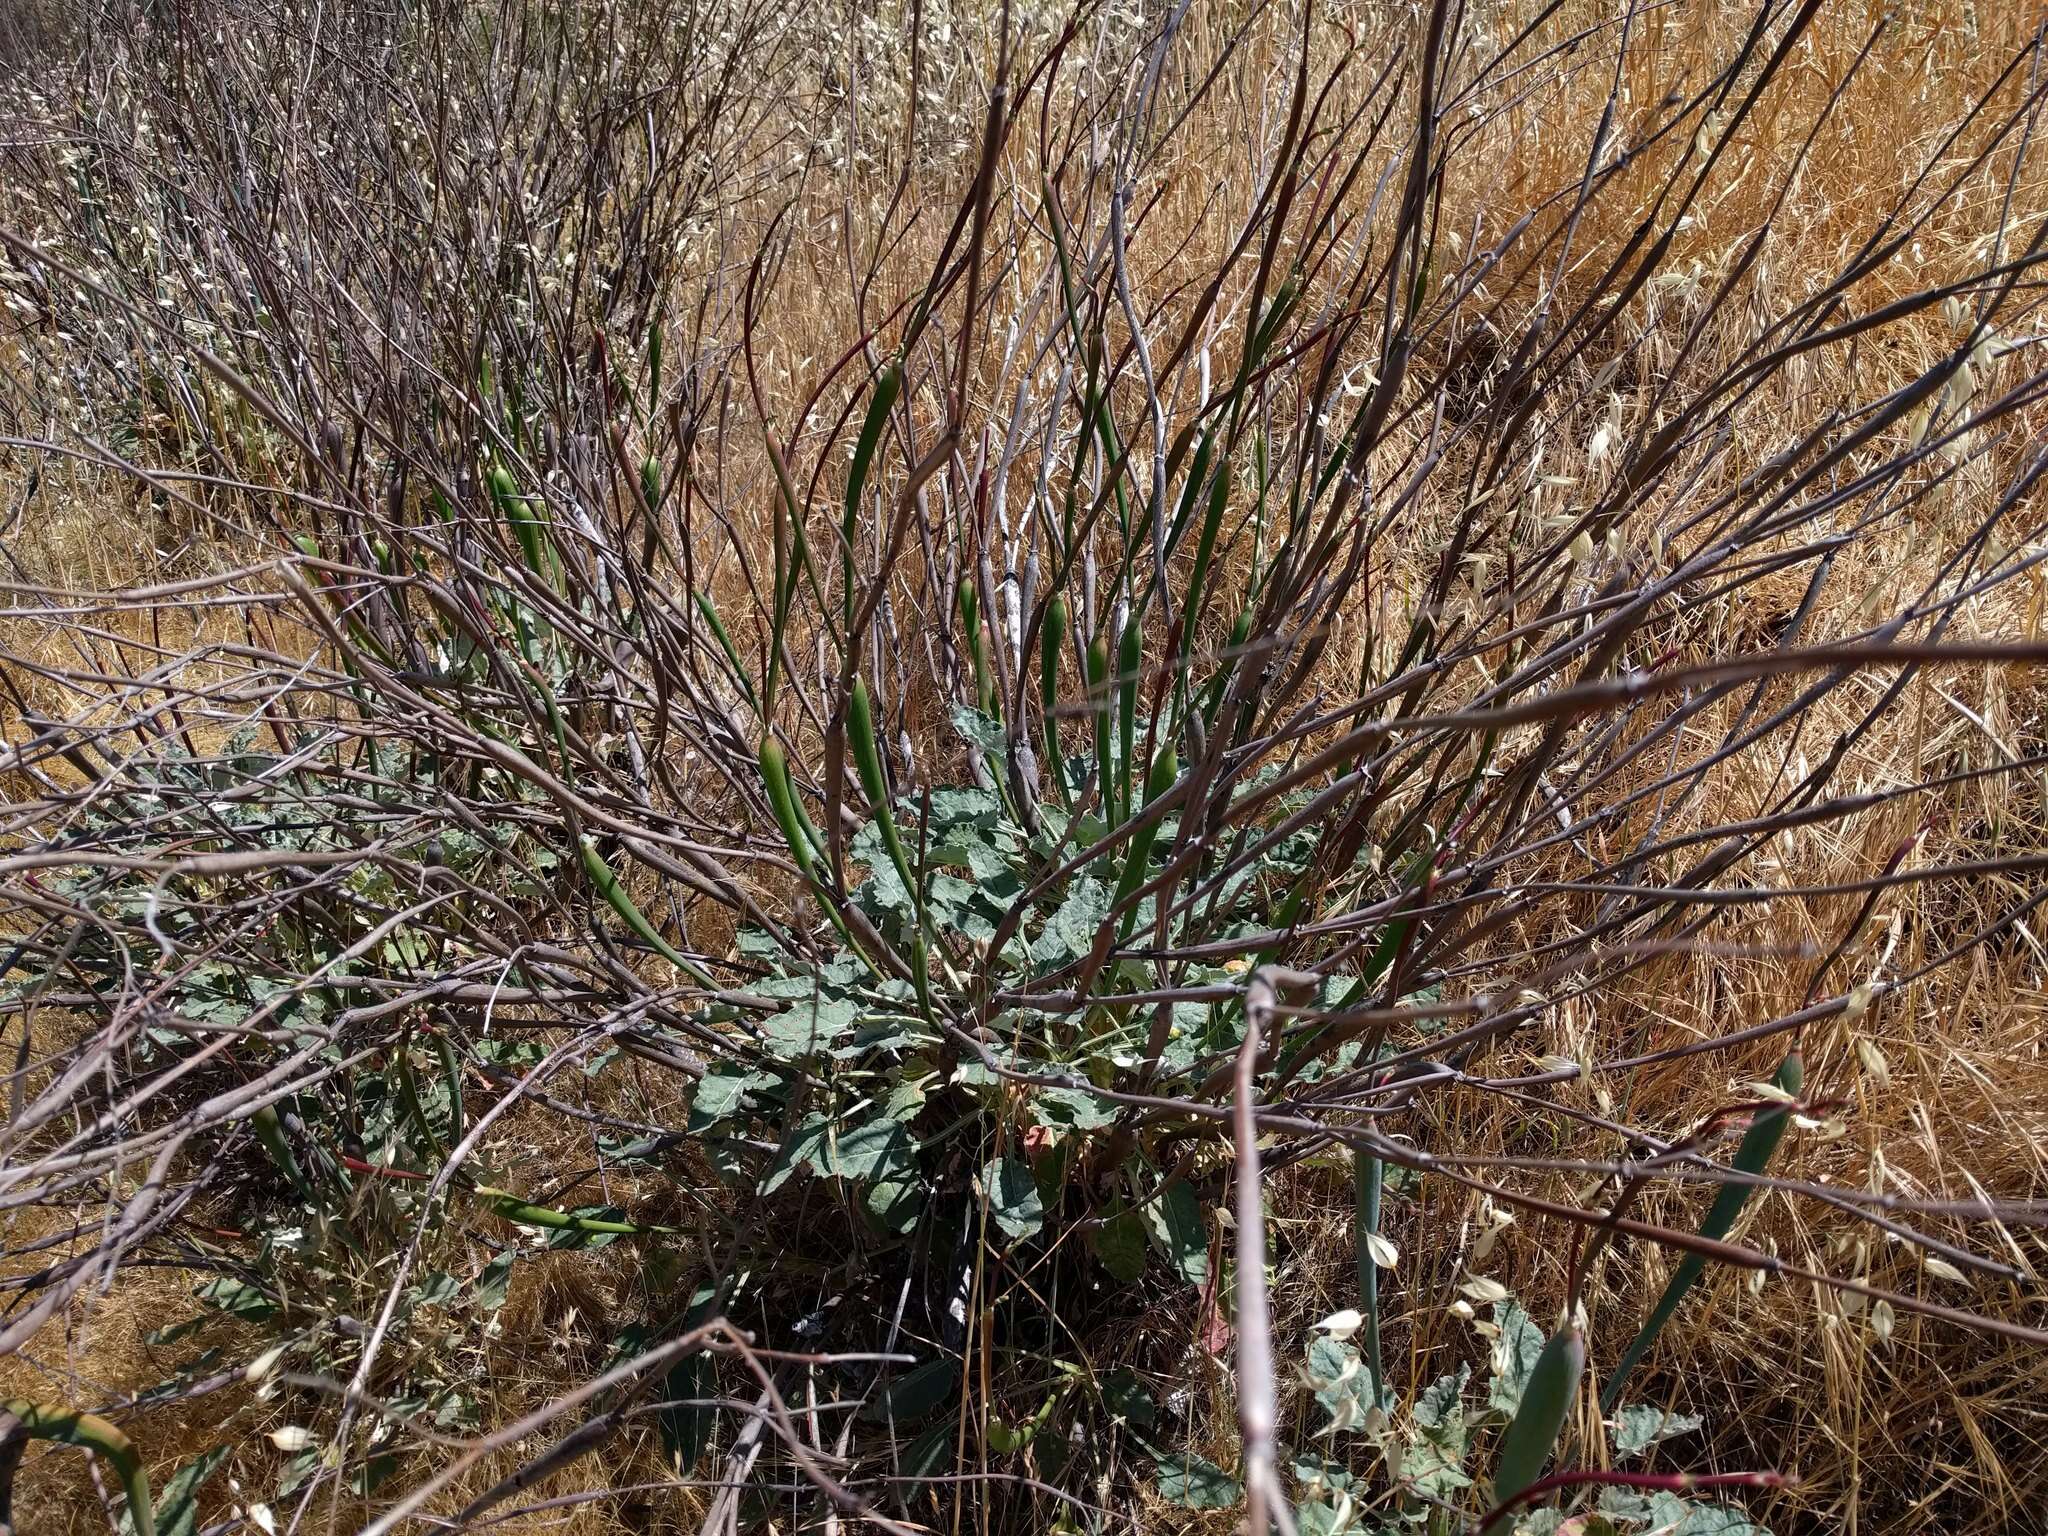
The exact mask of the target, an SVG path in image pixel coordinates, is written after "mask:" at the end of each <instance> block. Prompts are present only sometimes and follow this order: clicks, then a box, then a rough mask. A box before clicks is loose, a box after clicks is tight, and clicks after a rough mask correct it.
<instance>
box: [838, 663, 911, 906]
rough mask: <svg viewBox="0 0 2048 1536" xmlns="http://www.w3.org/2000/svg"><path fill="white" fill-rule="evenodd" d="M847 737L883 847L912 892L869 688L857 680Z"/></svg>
mask: <svg viewBox="0 0 2048 1536" xmlns="http://www.w3.org/2000/svg"><path fill="white" fill-rule="evenodd" d="M846 734H847V738H848V740H849V741H851V742H852V744H853V764H854V767H855V768H856V769H858V770H859V772H860V787H861V789H862V790H863V791H864V792H865V793H866V794H867V797H868V804H870V805H872V806H873V807H874V808H875V824H876V825H877V826H878V827H879V828H880V829H881V833H882V846H883V847H884V848H886V849H887V850H888V852H889V862H890V863H892V864H894V865H895V866H896V875H897V878H898V879H900V880H902V882H903V888H904V889H905V890H906V891H909V890H912V889H913V886H912V884H911V879H910V861H909V859H907V858H906V857H905V856H904V853H903V841H902V839H901V838H899V837H898V836H897V835H896V817H895V815H894V814H893V813H892V812H891V811H890V809H889V786H888V784H887V782H886V781H885V780H884V779H883V777H882V754H881V750H880V748H879V747H878V746H877V744H876V740H875V713H874V708H873V706H872V705H871V704H870V703H869V702H868V685H867V684H866V682H864V681H863V680H862V679H860V678H858V677H856V678H855V679H854V680H853V688H852V690H851V692H850V693H849V695H848V697H847V701H846Z"/></svg>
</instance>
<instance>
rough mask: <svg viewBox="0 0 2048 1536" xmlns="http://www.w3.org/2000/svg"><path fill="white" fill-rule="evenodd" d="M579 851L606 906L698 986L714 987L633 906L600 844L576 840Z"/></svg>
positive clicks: (690, 961)
mask: <svg viewBox="0 0 2048 1536" xmlns="http://www.w3.org/2000/svg"><path fill="white" fill-rule="evenodd" d="M576 851H577V852H578V853H580V854H581V855H582V856H583V872H584V873H585V874H586V875H588V876H589V877H590V884H591V887H592V888H593V889H594V890H595V891H596V892H597V894H598V895H599V896H601V897H603V898H604V901H605V904H606V905H607V906H609V907H610V908H611V909H612V910H613V911H614V912H616V913H618V914H619V916H620V917H622V918H624V919H625V920H626V926H627V927H628V928H630V929H632V930H633V932H634V933H636V934H638V935H639V936H640V938H641V939H642V940H644V941H645V942H646V943H648V944H651V945H653V946H654V949H655V952H656V953H658V954H659V955H660V956H661V957H662V958H663V959H664V960H666V961H668V963H669V964H670V965H673V966H674V967H675V968H676V969H677V970H679V971H681V972H682V973H683V974H684V975H685V976H688V977H689V978H690V979H691V980H692V981H694V982H696V983H697V984H698V985H699V986H701V987H709V986H711V985H713V983H712V980H711V978H710V977H709V976H708V975H706V974H705V973H704V970H703V968H702V967H701V966H699V965H698V964H697V963H696V962H695V961H693V960H691V959H689V958H688V957H687V956H685V955H684V954H683V953H682V952H681V951H679V950H678V949H677V948H676V947H675V946H674V945H673V944H671V943H669V941H668V940H667V939H665V938H663V937H662V936H661V930H659V929H658V928H656V927H655V926H654V924H653V923H651V922H649V921H648V919H647V914H646V913H644V912H642V911H641V910H640V909H639V907H637V906H635V905H634V904H633V898H632V897H630V896H628V895H627V894H626V888H625V887H624V886H623V885H621V884H620V883H619V877H618V875H617V874H616V873H614V871H613V870H612V867H611V865H609V864H607V863H605V861H604V855H603V854H601V853H599V852H598V851H597V844H596V843H595V842H594V841H592V840H591V838H590V837H589V836H587V835H585V836H582V837H579V838H577V839H576Z"/></svg>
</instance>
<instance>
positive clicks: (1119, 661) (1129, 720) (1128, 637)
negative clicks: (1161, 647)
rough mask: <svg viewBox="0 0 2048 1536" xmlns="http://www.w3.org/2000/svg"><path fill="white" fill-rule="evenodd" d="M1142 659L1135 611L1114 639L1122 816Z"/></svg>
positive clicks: (1133, 761)
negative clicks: (1117, 637)
mask: <svg viewBox="0 0 2048 1536" xmlns="http://www.w3.org/2000/svg"><path fill="white" fill-rule="evenodd" d="M1144 660H1145V632H1144V630H1143V629H1142V628H1141V627H1140V625H1139V623H1138V615H1137V614H1136V613H1135V612H1134V613H1133V614H1132V615H1131V616H1130V618H1129V619H1128V620H1126V621H1125V623H1124V632H1123V634H1122V636H1121V637H1120V638H1119V639H1118V641H1117V648H1116V678H1117V710H1116V728H1117V738H1116V739H1117V749H1118V754H1117V767H1118V769H1119V772H1118V775H1117V804H1118V805H1119V806H1120V807H1121V808H1122V810H1123V813H1124V814H1125V815H1129V814H1130V809H1131V775H1132V774H1133V773H1135V772H1136V771H1137V730H1138V672H1139V669H1140V668H1141V667H1142V666H1143V664H1144Z"/></svg>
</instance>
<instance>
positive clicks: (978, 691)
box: [960, 576, 995, 715]
mask: <svg viewBox="0 0 2048 1536" xmlns="http://www.w3.org/2000/svg"><path fill="white" fill-rule="evenodd" d="M960 625H961V628H963V629H964V630H966V632H967V654H968V656H969V658H970V659H971V660H972V661H973V662H974V702H975V705H976V707H978V708H979V709H980V710H981V712H982V713H983V714H985V715H992V714H994V713H995V690H994V689H993V688H992V687H991V686H990V685H989V680H988V651H987V649H986V648H985V647H984V646H983V644H982V639H981V599H980V598H979V597H977V596H976V595H975V591H974V581H973V578H971V577H967V576H963V577H961V578H960Z"/></svg>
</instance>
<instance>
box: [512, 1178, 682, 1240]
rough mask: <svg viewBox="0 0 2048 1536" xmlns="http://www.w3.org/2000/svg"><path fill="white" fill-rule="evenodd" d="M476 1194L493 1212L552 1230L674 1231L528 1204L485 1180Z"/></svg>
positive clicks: (620, 1233) (625, 1233)
mask: <svg viewBox="0 0 2048 1536" xmlns="http://www.w3.org/2000/svg"><path fill="white" fill-rule="evenodd" d="M476 1193H477V1198H478V1199H480V1200H482V1201H483V1202H484V1204H485V1205H487V1206H489V1207H490V1209H491V1212H492V1214H493V1215H497V1216H502V1217H503V1218H504V1219H505V1220H507V1221H511V1222H517V1223H518V1224H519V1225H520V1226H522V1227H545V1228H547V1229H548V1230H549V1231H553V1232H593V1233H608V1234H610V1235H612V1236H614V1237H638V1236H640V1235H641V1234H642V1233H646V1232H673V1231H675V1230H676V1229H675V1228H674V1227H652V1226H649V1227H642V1226H636V1225H635V1224H634V1223H632V1222H630V1221H611V1220H608V1219H606V1218H605V1217H602V1216H577V1215H574V1214H572V1213H571V1212H569V1211H558V1210H555V1209H553V1208H552V1207H549V1206H545V1205H529V1204H528V1203H527V1202H526V1201H524V1200H522V1199H520V1198H519V1197H518V1196H517V1195H515V1194H513V1193H512V1192H511V1191H510V1190H509V1189H494V1188H492V1187H491V1186H490V1185H488V1184H479V1185H477V1187H476Z"/></svg>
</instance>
